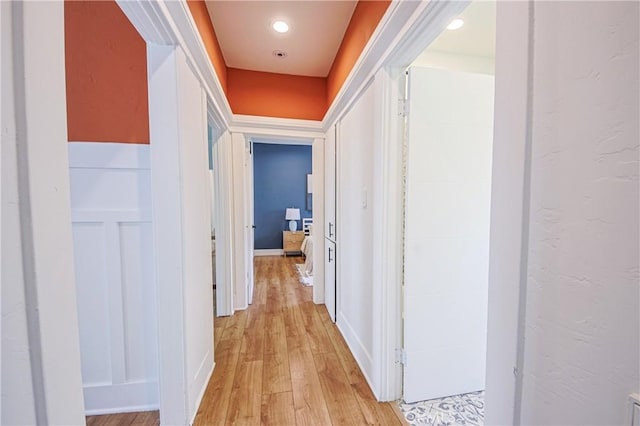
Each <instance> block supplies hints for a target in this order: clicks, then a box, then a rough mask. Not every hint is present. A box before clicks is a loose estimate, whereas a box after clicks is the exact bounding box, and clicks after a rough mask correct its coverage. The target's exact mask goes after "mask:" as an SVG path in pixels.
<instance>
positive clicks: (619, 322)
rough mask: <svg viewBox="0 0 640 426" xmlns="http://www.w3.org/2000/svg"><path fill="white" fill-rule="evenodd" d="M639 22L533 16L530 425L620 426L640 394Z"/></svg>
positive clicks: (559, 8) (580, 12)
mask: <svg viewBox="0 0 640 426" xmlns="http://www.w3.org/2000/svg"><path fill="white" fill-rule="evenodd" d="M639 12H640V10H639V4H638V3H637V2H618V3H616V2H537V3H535V5H534V15H535V21H534V22H535V23H534V40H535V42H534V46H535V47H534V49H535V50H534V67H533V122H532V158H531V205H530V206H531V208H530V236H529V238H530V241H529V265H528V282H527V303H526V330H525V336H524V340H525V352H524V381H523V395H522V414H521V420H522V423H523V424H536V425H539V424H563V425H569V424H575V425H578V424H579V425H586V424H600V425H605V424H606V425H613V424H623V423H624V421H625V415H626V408H627V395H628V394H629V393H630V392H632V391H635V392H637V391H638V390H640V374H639V368H640V365H639V362H638V360H639V359H640V353H639V348H640V317H639V312H640V292H639V286H638V276H639V261H638V259H639V252H638V242H639V235H638V221H639V217H640V216H639V213H640V212H639V208H638V201H639V200H638V194H639V185H638V166H639V163H638V143H639V142H638V141H639V136H640V135H639V132H638V116H639V113H640V111H639V107H638V105H639V97H638V90H639V86H638V76H639V67H638V64H639V59H640V58H639V55H638V51H639V45H638V43H639V29H638V28H639ZM626 424H629V420H627V423H626Z"/></svg>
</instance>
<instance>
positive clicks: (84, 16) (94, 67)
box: [64, 0, 149, 144]
mask: <svg viewBox="0 0 640 426" xmlns="http://www.w3.org/2000/svg"><path fill="white" fill-rule="evenodd" d="M64 26H65V64H66V82H67V130H68V137H69V141H86V142H124V143H142V144H148V143H149V104H148V91H147V51H146V49H147V48H146V44H145V42H144V40H143V39H142V37H140V35H139V34H138V32H137V31H136V29H135V28H134V27H133V25H132V24H131V22H130V21H129V20H128V19H127V17H126V16H125V15H124V13H123V12H122V10H120V8H119V7H118V5H117V4H116V3H115V1H113V0H108V1H76V0H73V1H65V3H64Z"/></svg>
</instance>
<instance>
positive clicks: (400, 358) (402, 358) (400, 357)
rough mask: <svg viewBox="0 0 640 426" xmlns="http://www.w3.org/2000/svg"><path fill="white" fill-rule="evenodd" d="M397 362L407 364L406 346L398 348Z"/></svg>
mask: <svg viewBox="0 0 640 426" xmlns="http://www.w3.org/2000/svg"><path fill="white" fill-rule="evenodd" d="M396 364H402V365H407V352H406V351H405V350H404V348H396Z"/></svg>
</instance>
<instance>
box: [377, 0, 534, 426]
mask: <svg viewBox="0 0 640 426" xmlns="http://www.w3.org/2000/svg"><path fill="white" fill-rule="evenodd" d="M466 5H467V3H463V2H451V3H436V2H432V3H430V4H429V5H428V6H427V7H426V8H424V10H422V11H421V13H420V16H419V18H418V19H417V20H416V22H415V23H414V24H413V25H412V26H411V29H410V30H409V31H407V32H406V33H404V34H403V36H402V39H401V40H400V41H399V42H398V44H396V45H395V46H393V51H394V52H395V53H394V54H392V55H390V56H389V57H388V58H387V60H386V61H385V63H384V66H385V69H384V70H383V71H382V72H381V73H380V74H379V77H381V79H382V82H380V83H379V84H380V85H381V86H382V87H381V89H380V90H381V96H382V97H383V99H386V101H385V102H384V103H383V104H384V108H385V109H386V111H385V112H384V116H385V117H386V119H385V120H383V125H382V129H381V135H382V140H381V143H382V149H383V150H384V151H382V152H383V153H384V155H382V163H381V164H379V166H380V167H381V168H382V173H383V174H384V176H385V178H384V183H383V186H382V190H381V192H382V193H381V199H382V200H388V201H384V202H383V204H382V205H381V206H379V207H380V208H382V209H384V208H385V206H389V205H393V204H392V203H393V202H398V200H397V198H396V199H395V201H394V198H393V195H394V191H397V190H398V186H397V185H398V183H399V182H401V179H402V174H401V170H399V169H398V165H399V164H402V163H401V159H400V158H399V153H398V150H397V148H398V147H397V146H395V148H394V147H393V146H394V143H397V141H398V140H402V139H398V133H399V131H400V130H399V129H401V125H402V123H401V121H402V117H401V116H400V114H399V111H398V109H397V108H398V102H397V100H398V99H401V98H400V97H399V87H400V86H401V85H402V83H401V81H400V76H401V73H402V71H403V70H404V68H405V67H406V66H408V65H409V64H410V63H411V62H412V61H413V60H414V59H415V58H416V57H417V55H418V54H419V53H420V52H422V51H423V50H424V49H425V48H426V47H427V46H428V45H429V43H430V42H431V41H433V40H434V39H435V38H436V37H437V35H438V34H439V32H440V29H442V28H444V26H445V24H446V23H447V22H448V21H449V20H450V19H451V18H453V17H454V16H455V15H456V14H457V13H459V12H460V11H461V10H462V9H463V8H464V7H465V6H466ZM529 6H530V2H506V3H501V2H498V3H497V20H496V21H497V24H496V25H497V33H498V37H497V39H498V43H497V52H496V101H495V102H496V107H495V136H494V154H493V176H494V179H493V184H492V202H491V210H492V213H491V222H492V224H493V226H491V237H490V238H491V253H490V275H489V277H490V278H489V320H488V321H489V331H488V356H487V386H486V387H487V392H486V401H487V403H486V407H487V409H486V410H487V411H486V413H487V415H486V419H485V421H487V423H491V424H493V423H497V424H508V423H512V422H513V421H514V420H517V418H518V408H517V407H518V405H519V400H520V396H521V395H520V393H521V390H520V389H519V386H518V382H519V381H520V380H521V370H522V359H521V357H520V356H519V354H520V353H521V346H522V342H521V341H520V337H519V328H520V327H521V326H522V319H523V309H524V306H523V300H522V299H523V295H524V294H525V289H526V279H525V278H526V250H527V247H526V238H525V235H526V229H525V227H524V225H525V224H526V220H527V219H526V203H527V198H528V190H527V187H528V173H529V172H528V167H527V164H528V162H529V155H530V154H529V152H528V149H527V146H528V137H529V136H528V135H529V129H528V126H527V122H528V110H529V106H528V102H529V97H528V92H527V90H528V88H529V85H528V82H529V80H530V78H529V65H530V57H529V53H528V52H529V46H530V34H529V29H528V28H529V22H530V18H531V12H530V8H529ZM501 34H504V35H502V37H500V35H501ZM394 139H395V142H394ZM399 160H400V161H399ZM381 215H382V216H383V218H382V220H381V222H380V224H381V225H382V226H380V225H376V228H377V229H378V232H376V235H378V234H379V236H381V235H382V232H384V231H385V230H386V229H396V230H397V229H399V227H401V218H400V215H401V210H400V209H391V211H387V212H384V211H382V212H381ZM385 215H386V217H385ZM382 241H387V242H388V241H389V240H388V239H387V240H384V239H383V240H382ZM396 243H397V241H396ZM392 246H393V244H388V245H387V246H384V245H383V246H379V245H376V247H377V248H378V249H380V250H381V255H380V252H379V256H380V257H379V258H380V259H386V262H383V263H385V264H384V265H381V269H382V271H381V273H380V274H379V276H380V277H381V281H382V282H381V283H380V287H381V288H382V295H383V297H382V312H381V313H382V315H381V318H382V319H383V324H385V326H384V329H383V330H382V333H381V335H382V339H381V350H382V352H383V357H382V360H383V362H382V365H381V369H382V376H381V377H382V382H381V384H382V390H381V395H380V397H381V399H387V400H390V399H395V398H398V397H400V396H401V378H400V376H401V369H400V368H398V363H397V361H393V362H392V360H393V358H392V357H390V356H389V355H390V354H392V353H393V351H394V349H395V348H399V347H400V346H396V345H397V344H398V342H399V341H400V339H399V337H400V336H401V302H399V301H400V300H401V294H402V290H401V287H400V286H398V285H396V284H394V283H399V282H401V281H402V274H401V270H402V269H401V267H402V262H401V261H399V259H398V258H397V257H395V256H397V253H398V251H397V250H395V249H392ZM389 259H392V260H391V261H389ZM376 264H377V263H376ZM385 269H386V271H385ZM376 275H377V274H376ZM374 303H375V299H374ZM385 333H386V334H385ZM385 355H386V359H385ZM514 371H516V372H518V374H517V375H516V377H514Z"/></svg>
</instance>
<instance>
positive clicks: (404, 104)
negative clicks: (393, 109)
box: [398, 99, 409, 117]
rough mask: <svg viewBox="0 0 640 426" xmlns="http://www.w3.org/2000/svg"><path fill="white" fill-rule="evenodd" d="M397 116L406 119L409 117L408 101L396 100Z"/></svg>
mask: <svg viewBox="0 0 640 426" xmlns="http://www.w3.org/2000/svg"><path fill="white" fill-rule="evenodd" d="M398 115H399V116H401V117H406V116H408V115H409V100H408V99H398Z"/></svg>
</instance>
